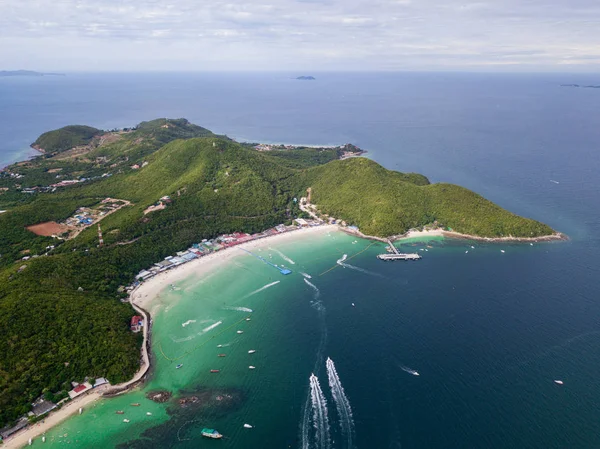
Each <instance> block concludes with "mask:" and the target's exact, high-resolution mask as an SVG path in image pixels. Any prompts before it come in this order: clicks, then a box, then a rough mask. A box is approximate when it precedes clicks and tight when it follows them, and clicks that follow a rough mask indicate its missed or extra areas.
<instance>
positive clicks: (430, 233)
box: [340, 227, 569, 244]
mask: <svg viewBox="0 0 600 449" xmlns="http://www.w3.org/2000/svg"><path fill="white" fill-rule="evenodd" d="M340 231H342V232H345V233H346V234H350V235H354V236H356V237H360V238H364V239H368V240H377V241H380V242H382V243H386V244H387V243H388V241H391V242H401V241H403V240H409V239H414V238H419V237H426V238H427V237H444V238H449V239H455V240H475V241H479V242H488V243H536V242H537V243H540V242H553V241H566V240H569V237H568V236H567V235H566V234H563V233H562V232H556V233H555V234H549V235H542V236H539V237H513V236H508V237H481V236H478V235H471V234H462V233H460V232H455V231H444V230H443V229H431V230H425V231H416V230H409V231H408V232H406V233H404V234H401V235H392V236H390V237H388V238H383V237H376V236H372V235H366V234H363V233H362V232H360V231H354V230H351V229H348V228H343V227H340Z"/></svg>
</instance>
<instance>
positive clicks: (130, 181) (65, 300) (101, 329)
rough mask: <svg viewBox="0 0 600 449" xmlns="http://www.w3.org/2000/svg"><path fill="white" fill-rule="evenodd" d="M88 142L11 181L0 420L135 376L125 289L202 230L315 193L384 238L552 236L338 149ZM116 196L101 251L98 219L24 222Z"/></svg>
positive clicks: (162, 124)
mask: <svg viewBox="0 0 600 449" xmlns="http://www.w3.org/2000/svg"><path fill="white" fill-rule="evenodd" d="M90 133H94V132H92V131H90ZM76 134H77V133H76ZM78 136H79V137H78V138H76V139H74V140H73V141H72V142H71V143H69V144H65V145H63V144H60V148H61V150H60V151H58V150H56V151H55V152H54V153H53V154H45V155H42V156H40V157H38V158H36V159H34V160H32V161H28V162H26V163H20V164H15V165H13V166H10V167H8V168H7V169H6V170H5V171H4V172H3V173H2V174H1V175H0V189H1V190H0V210H6V211H7V212H5V213H2V214H0V254H1V257H0V354H2V355H3V356H2V357H0V426H1V425H2V424H3V423H6V422H9V421H11V420H14V419H16V418H17V417H18V416H20V415H21V414H22V413H24V412H26V411H27V410H28V409H29V407H30V403H31V402H32V401H33V400H34V399H35V398H37V397H38V396H39V395H40V394H42V393H47V395H48V396H49V397H54V395H56V394H59V395H60V394H62V393H61V392H64V390H65V389H67V388H68V382H70V381H73V380H75V381H82V380H83V378H84V377H85V376H90V377H93V376H96V377H101V376H106V377H108V379H109V380H110V381H111V382H113V383H115V382H120V381H123V380H125V379H127V378H128V377H131V376H132V375H133V373H134V372H135V370H136V367H137V364H138V361H139V352H138V351H139V344H140V341H139V336H134V335H133V334H132V333H131V332H130V331H129V326H128V323H129V318H130V317H131V315H132V314H133V311H132V309H131V308H130V306H129V305H128V304H123V303H121V302H120V301H119V299H120V298H121V297H123V294H122V293H120V292H119V287H120V286H124V285H127V284H129V283H131V282H132V281H133V279H134V275H135V274H136V273H137V272H139V271H140V270H141V269H143V268H146V267H149V266H151V265H152V264H153V263H155V262H158V261H159V260H161V259H162V258H164V257H165V256H168V255H172V254H173V253H175V252H176V251H179V250H182V249H185V248H187V247H189V246H190V245H191V244H192V243H195V242H198V241H200V240H202V239H204V238H211V237H214V236H216V235H218V234H222V233H229V232H234V231H243V232H251V233H253V232H257V231H262V230H264V229H266V228H269V227H271V226H274V225H277V224H279V223H290V222H291V220H292V219H293V218H294V217H297V216H300V215H301V214H302V213H301V212H300V210H299V209H298V207H297V205H296V203H295V202H294V201H293V199H294V198H299V197H301V196H305V195H306V190H307V188H308V187H311V189H312V192H313V193H312V198H313V203H316V204H317V205H318V206H319V208H320V210H321V211H322V212H326V213H330V214H332V215H334V216H336V217H337V218H341V219H344V220H346V221H347V222H348V223H350V224H356V225H358V226H359V227H360V228H361V230H363V231H364V232H366V233H371V234H376V235H388V234H398V233H400V232H403V231H405V230H407V229H408V228H410V227H413V226H421V225H425V224H429V223H433V222H435V221H437V222H438V223H440V224H443V225H444V226H449V227H452V228H453V229H454V230H456V231H459V232H470V233H476V234H479V235H485V236H501V235H507V234H509V233H510V234H512V235H516V236H524V237H530V236H532V235H542V234H551V233H552V232H553V231H552V230H551V229H550V228H548V227H547V226H545V225H542V224H540V223H538V222H535V221H532V220H528V219H525V218H521V217H517V216H515V215H513V214H511V213H509V212H507V211H505V210H503V209H501V208H499V207H498V206H495V205H494V204H492V203H490V202H489V201H487V200H485V199H483V198H481V197H480V196H479V195H476V194H475V193H473V192H470V191H468V190H466V189H463V188H461V187H458V186H453V185H449V184H430V183H429V181H428V180H427V178H425V177H424V176H422V175H417V174H402V173H398V172H392V171H388V170H386V169H384V168H383V167H381V166H379V165H378V164H376V163H375V162H373V161H370V160H367V159H363V158H351V159H345V160H338V159H339V158H340V156H341V153H340V151H341V150H336V149H306V150H298V149H290V150H278V151H264V152H260V151H257V150H255V149H254V148H253V147H252V146H249V145H241V144H238V143H236V142H234V141H232V140H230V139H228V138H226V137H223V136H217V135H214V134H213V133H211V132H210V131H209V130H206V129H205V128H201V127H199V126H196V125H192V124H190V123H189V122H187V121H186V120H184V119H177V120H170V119H159V120H154V121H151V122H145V123H141V124H139V125H138V126H136V127H134V128H132V129H128V130H113V131H102V132H100V133H99V134H94V136H93V137H92V140H91V141H90V142H89V143H88V144H86V145H84V146H85V148H81V147H80V144H81V140H78V139H80V138H81V139H87V138H88V137H89V136H90V134H89V133H87V134H85V135H83V137H82V135H80V134H78ZM85 136H88V137H85ZM56 141H57V142H63V141H64V140H63V138H62V137H61V138H57V139H56ZM69 145H75V146H76V148H72V147H69ZM53 148H55V149H56V148H58V147H53ZM63 180H67V181H70V182H69V183H62V184H61V182H62V181H63ZM166 196H168V197H170V199H169V202H168V204H167V205H166V207H164V208H163V209H162V210H155V211H152V212H148V208H149V207H150V206H153V205H155V204H157V203H158V202H159V201H160V199H161V198H162V197H166ZM107 197H110V198H116V199H120V200H125V201H128V202H130V204H129V205H127V206H124V207H122V208H121V209H119V210H117V211H116V212H114V213H112V214H110V215H106V216H105V217H104V218H103V219H102V221H101V225H102V231H103V235H104V246H102V247H98V235H97V229H96V227H95V226H92V227H90V228H87V229H86V230H84V231H83V232H81V233H80V234H79V235H77V236H76V237H75V238H71V239H68V240H58V239H54V238H52V237H45V236H42V235H36V234H34V233H33V232H31V231H29V230H28V229H26V227H28V226H31V225H35V224H38V223H42V222H50V221H53V222H57V223H64V222H65V220H67V218H69V217H72V216H73V215H74V214H75V211H76V210H78V209H79V208H81V207H84V206H85V207H88V208H91V209H93V208H96V207H102V203H101V201H102V200H103V199H105V198H107ZM145 212H146V213H145ZM52 246H54V248H52ZM36 256H38V257H36ZM23 259H27V260H23Z"/></svg>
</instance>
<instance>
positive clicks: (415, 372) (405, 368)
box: [398, 365, 420, 376]
mask: <svg viewBox="0 0 600 449" xmlns="http://www.w3.org/2000/svg"><path fill="white" fill-rule="evenodd" d="M398 366H399V367H400V369H401V370H402V371H404V372H405V373H408V374H412V375H413V376H420V374H419V372H418V371H415V370H414V369H412V368H409V367H408V366H403V365H398Z"/></svg>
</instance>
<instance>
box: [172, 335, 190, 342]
mask: <svg viewBox="0 0 600 449" xmlns="http://www.w3.org/2000/svg"><path fill="white" fill-rule="evenodd" d="M194 338H196V335H189V336H187V337H183V338H173V337H171V340H172V341H173V343H183V342H184V341H190V340H193V339H194Z"/></svg>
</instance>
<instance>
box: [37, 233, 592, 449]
mask: <svg viewBox="0 0 600 449" xmlns="http://www.w3.org/2000/svg"><path fill="white" fill-rule="evenodd" d="M471 245H473V246H474V248H471ZM571 245H573V244H572V243H551V244H540V245H537V244H536V245H534V246H530V245H503V246H498V245H482V244H480V243H476V242H466V241H451V240H444V239H440V238H433V239H427V240H425V241H418V240H417V241H408V242H405V243H403V245H402V248H403V249H405V250H410V251H419V252H420V253H421V254H423V260H421V261H420V262H398V263H385V262H380V261H378V260H377V259H376V258H375V255H376V254H378V253H379V252H381V251H383V245H381V244H380V243H376V244H373V243H372V242H369V241H365V240H357V239H355V238H353V237H351V236H348V235H346V234H343V233H339V232H333V233H331V234H329V235H320V236H317V237H311V238H301V239H300V240H298V241H297V242H286V243H285V244H280V245H276V246H273V249H268V248H264V249H263V250H262V251H261V253H260V254H261V255H263V256H265V257H270V258H271V259H270V260H272V261H273V262H274V263H277V264H285V265H286V266H287V267H289V268H291V269H292V270H293V274H291V275H289V276H282V275H280V274H279V273H278V272H277V271H276V270H275V269H273V268H271V267H268V266H266V265H265V264H263V263H262V262H260V261H258V260H257V259H255V258H253V257H251V256H249V255H245V254H244V255H241V256H240V257H238V258H237V259H235V261H233V262H232V263H231V264H229V265H228V266H227V267H226V268H221V269H219V270H216V271H213V272H211V273H209V274H206V275H203V276H202V277H200V278H198V277H195V276H191V277H189V278H188V279H186V280H184V281H181V282H178V283H176V284H175V286H176V287H175V289H174V290H173V289H167V290H166V291H165V292H164V293H163V294H161V296H160V298H159V299H158V301H159V303H160V311H158V312H157V313H156V316H155V318H154V327H153V357H154V366H155V369H154V372H153V376H152V379H151V380H150V382H148V383H147V384H146V385H145V386H144V387H143V389H142V390H141V391H135V392H132V393H129V394H127V395H125V396H123V397H119V398H115V399H108V400H102V401H100V402H98V403H97V404H96V405H94V406H93V407H92V408H91V409H90V410H85V412H84V413H83V415H81V416H76V417H74V418H72V419H70V420H69V421H67V422H66V423H65V424H63V425H61V426H60V427H59V428H57V429H55V430H53V431H52V432H50V433H49V434H48V437H49V438H48V442H47V443H46V444H48V443H50V446H53V445H63V444H75V445H76V447H122V448H126V447H130V448H137V447H161V448H162V447H182V448H186V447H190V448H191V447H209V446H211V445H213V444H215V442H214V441H210V440H205V439H202V438H201V436H200V431H201V429H202V428H203V427H214V428H216V429H218V430H219V431H220V432H221V433H222V434H224V435H225V438H224V439H223V441H221V442H220V443H219V445H221V446H223V447H230V448H248V447H311V448H312V447H319V448H320V447H335V448H344V447H349V446H348V439H347V434H344V433H343V432H342V429H348V428H350V429H351V433H352V437H353V438H352V446H351V447H357V448H370V447H498V448H501V447H518V446H520V445H521V442H522V441H535V442H536V444H538V442H539V445H538V446H532V447H586V446H587V447H590V445H592V444H595V443H597V442H598V437H596V436H595V435H597V433H593V432H583V430H584V429H585V428H588V427H589V425H590V423H589V421H588V422H585V423H584V422H582V421H581V419H580V417H581V416H585V415H587V414H588V413H593V411H594V410H595V408H596V405H595V402H594V401H593V396H590V394H589V392H590V391H593V389H595V388H597V387H598V385H597V383H598V381H597V379H596V376H595V374H594V373H595V371H594V366H596V365H595V364H594V362H593V359H595V356H593V354H595V353H596V352H597V350H598V349H600V332H598V331H597V328H596V327H595V326H594V324H595V323H596V318H595V316H594V312H595V311H596V310H597V306H596V305H595V303H592V302H590V301H589V300H586V301H584V300H582V298H583V297H582V296H581V293H584V292H583V291H579V292H573V294H572V295H571V296H570V297H569V298H563V297H557V296H556V295H555V294H554V292H555V290H556V287H557V284H558V283H559V281H553V280H552V274H551V273H548V272H547V271H546V270H545V269H544V267H543V264H539V262H540V261H541V260H548V259H550V260H551V259H554V258H560V257H565V255H568V254H569V248H570V246H571ZM501 249H503V250H505V252H504V253H502V252H501V251H500V250H501ZM277 251H279V252H281V253H283V254H284V255H285V256H286V257H287V258H289V259H292V260H293V261H295V264H293V265H292V264H291V263H289V262H288V261H286V260H284V259H283V258H282V257H281V256H280V254H278V252H277ZM466 251H468V253H467V252H466ZM343 254H347V255H348V257H349V259H347V260H346V261H345V263H346V266H345V267H342V266H339V265H337V264H336V261H337V260H338V259H340V258H341V257H342V256H343ZM356 254H357V255H356ZM354 255H356V256H355V257H353V256H354ZM536 261H537V263H536ZM515 266H518V267H520V269H519V273H520V274H519V275H518V276H526V277H527V278H528V279H529V280H530V283H529V287H528V288H520V287H518V286H517V285H516V281H515V276H516V275H515ZM301 273H307V274H309V275H311V276H312V277H311V278H310V279H306V278H305V277H304V276H303V275H302V274H301ZM305 279H306V280H305ZM542 280H543V282H540V281H542ZM306 281H308V282H310V283H312V284H313V286H314V287H313V286H311V285H309V284H308V283H307V282H306ZM275 282H278V283H277V284H274V283H275ZM267 286H268V287H267ZM265 287H267V288H265ZM261 288H263V290H261V291H258V292H256V291H257V290H259V289H261ZM253 292H256V293H254V294H252V293H253ZM353 303H354V306H353V305H352V304H353ZM236 308H237V310H235V309H236ZM249 309H251V310H252V312H249V311H248V310H249ZM581 312H584V313H583V314H582V315H580V314H581ZM573 316H578V317H579V318H578V319H579V324H577V325H573V324H572V323H569V321H570V320H571V319H572V318H573ZM246 318H250V321H247V320H246ZM567 318H568V319H567ZM191 320H195V322H192V321H191ZM182 324H186V325H185V326H182ZM238 330H241V331H243V333H242V334H238V333H237V331H238ZM475 336H476V337H475ZM218 345H222V347H221V348H219V347H217V346H218ZM251 349H254V350H256V353H254V354H248V352H247V351H248V350H251ZM218 354H226V357H218ZM327 357H331V359H332V360H333V361H334V363H335V366H336V369H337V374H338V377H339V380H340V382H341V384H342V387H343V389H344V391H345V395H346V397H347V399H348V402H349V405H350V408H351V413H352V419H351V420H349V419H348V415H347V414H339V413H338V411H337V408H336V402H335V399H334V396H333V395H332V389H331V387H330V384H329V381H328V373H327V370H326V366H325V359H326V358H327ZM180 363H182V364H183V367H182V368H181V369H176V368H175V366H176V365H177V364H180ZM250 365H252V366H255V367H256V369H254V370H250V369H249V368H248V367H249V366H250ZM211 369H218V370H220V372H219V373H216V374H212V373H210V370H211ZM412 371H418V372H419V374H420V375H419V376H415V375H413V374H411V372H412ZM313 372H314V373H315V374H316V375H317V377H318V379H319V381H320V387H321V391H322V401H324V404H321V405H322V406H323V405H324V407H326V409H327V415H328V422H329V425H328V426H326V425H325V424H324V422H323V420H322V419H321V420H320V421H318V422H317V424H318V426H317V427H318V428H319V429H320V430H317V428H316V427H315V422H314V419H313V415H314V413H313V408H312V407H313V401H312V399H311V398H310V397H309V396H308V394H309V376H310V374H311V373H313ZM555 379H562V380H564V381H565V385H564V386H562V387H559V386H558V385H556V384H554V382H553V380H555ZM157 390H166V391H170V392H172V393H173V399H172V400H171V401H170V402H168V403H165V404H157V403H154V402H152V401H151V400H149V399H147V398H146V397H145V394H146V393H148V392H149V391H157ZM192 397H195V398H197V402H196V403H187V404H183V405H182V404H180V403H179V400H180V399H182V398H188V399H189V398H192ZM135 402H140V403H141V406H140V407H133V406H131V405H130V404H131V403H135ZM307 405H308V413H305V408H306V406H307ZM116 410H124V411H125V414H124V415H117V414H115V411H116ZM147 411H150V412H151V413H152V415H151V416H148V415H146V412H147ZM123 418H127V419H130V421H131V422H130V423H123V422H122V420H123ZM306 418H308V419H306ZM491 421H493V423H494V425H493V429H494V431H493V432H489V429H490V426H489V422H491ZM246 423H248V424H251V425H252V426H253V428H252V429H245V428H244V427H243V424H246ZM323 429H328V431H327V432H326V433H324V434H323V433H321V434H320V435H321V436H323V435H325V436H328V438H329V444H323V445H321V441H323V440H318V439H317V434H318V433H319V432H323ZM425 429H430V431H428V432H424V430H425ZM486 429H487V430H486ZM65 434H67V437H64V435H65ZM59 435H63V437H62V438H60V437H59ZM303 435H304V437H303ZM37 444H41V443H39V442H38V443H37Z"/></svg>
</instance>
